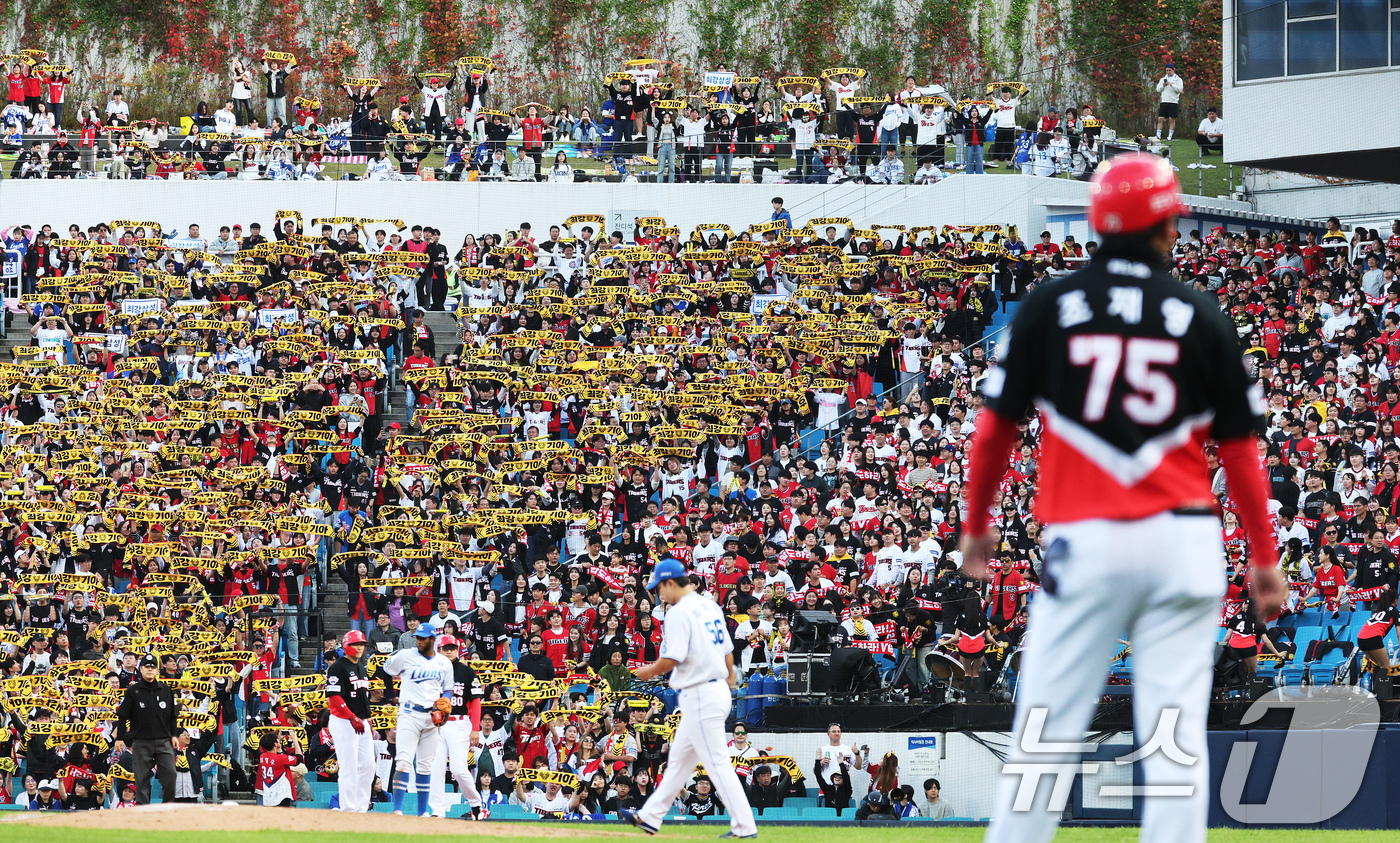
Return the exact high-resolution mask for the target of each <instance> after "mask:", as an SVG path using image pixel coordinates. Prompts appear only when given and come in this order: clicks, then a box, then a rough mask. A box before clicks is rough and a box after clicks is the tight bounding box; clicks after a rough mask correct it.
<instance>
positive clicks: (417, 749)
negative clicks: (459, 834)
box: [384, 624, 452, 817]
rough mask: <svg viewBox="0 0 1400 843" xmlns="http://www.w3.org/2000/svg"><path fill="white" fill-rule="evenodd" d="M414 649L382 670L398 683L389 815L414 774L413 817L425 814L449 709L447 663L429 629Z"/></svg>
mask: <svg viewBox="0 0 1400 843" xmlns="http://www.w3.org/2000/svg"><path fill="white" fill-rule="evenodd" d="M413 634H414V636H415V637H416V638H417V639H418V649H416V650H399V651H398V652H397V653H395V654H394V655H392V656H390V657H389V661H387V662H385V664H384V672H385V673H387V674H389V675H390V676H393V677H395V678H397V679H398V680H399V716H398V722H397V724H396V725H395V727H394V728H395V732H396V734H397V738H396V747H397V750H398V751H397V752H396V754H395V755H394V813H395V814H402V813H403V797H404V794H405V793H407V792H408V784H409V773H410V771H413V772H415V773H416V775H415V776H414V782H415V783H416V785H417V790H418V816H420V817H421V816H423V815H424V814H426V813H428V784H429V779H430V776H431V773H432V768H433V756H434V755H435V754H436V753H437V744H438V727H439V726H441V725H442V724H443V723H445V722H447V715H448V714H449V713H451V711H452V662H450V661H448V660H447V659H446V658H444V657H443V656H441V655H438V654H437V653H436V652H435V651H434V644H435V643H436V642H435V635H436V633H435V632H434V630H433V627H432V626H431V625H429V624H422V625H420V626H419V627H418V629H417V631H415V632H414V633H413Z"/></svg>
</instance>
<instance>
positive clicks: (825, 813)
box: [801, 808, 837, 820]
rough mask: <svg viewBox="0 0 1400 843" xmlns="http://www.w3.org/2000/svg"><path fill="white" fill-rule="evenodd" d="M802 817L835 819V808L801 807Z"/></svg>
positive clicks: (805, 818)
mask: <svg viewBox="0 0 1400 843" xmlns="http://www.w3.org/2000/svg"><path fill="white" fill-rule="evenodd" d="M801 810H802V819H804V820H834V819H837V816H836V809H835V808H803V809H801Z"/></svg>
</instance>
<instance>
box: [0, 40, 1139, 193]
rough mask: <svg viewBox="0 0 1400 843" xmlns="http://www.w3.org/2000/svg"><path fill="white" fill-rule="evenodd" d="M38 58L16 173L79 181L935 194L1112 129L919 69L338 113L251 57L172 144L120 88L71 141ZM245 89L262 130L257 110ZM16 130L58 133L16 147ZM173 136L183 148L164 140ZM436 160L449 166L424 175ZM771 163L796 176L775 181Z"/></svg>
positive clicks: (439, 92) (1095, 143) (1055, 164)
mask: <svg viewBox="0 0 1400 843" xmlns="http://www.w3.org/2000/svg"><path fill="white" fill-rule="evenodd" d="M279 59H280V60H279ZM38 60H39V57H37V56H24V57H21V56H16V57H14V64H13V66H12V70H11V72H10V74H9V98H8V103H7V105H6V106H5V108H4V110H3V111H0V124H3V125H4V127H5V129H4V132H5V134H4V143H5V144H6V145H7V146H8V147H9V148H12V149H19V150H21V154H20V155H19V157H18V158H17V159H16V161H15V163H14V165H13V166H12V168H11V176H12V177H17V178H45V177H49V178H78V177H84V176H86V175H90V174H95V173H97V172H98V171H99V168H100V167H101V166H105V172H106V175H107V177H109V178H170V177H172V176H173V175H175V174H177V173H178V174H179V177H181V178H201V179H226V178H236V179H273V180H317V179H321V178H326V177H327V175H326V163H327V162H328V161H335V162H346V161H350V162H356V163H363V164H364V170H363V171H362V172H357V173H353V174H351V175H353V177H356V178H364V179H370V180H421V179H423V178H424V177H425V176H426V177H433V178H437V179H441V180H451V181H456V180H483V179H484V180H509V181H535V180H540V181H545V180H548V181H574V180H575V177H576V176H575V167H574V166H573V164H572V163H571V161H570V159H571V158H572V159H575V163H576V162H577V159H578V158H580V157H597V158H601V159H604V160H605V162H606V163H605V167H604V170H603V173H604V174H605V175H606V174H611V175H619V176H623V177H627V176H633V177H635V176H636V175H638V174H650V175H651V176H654V177H655V179H656V180H657V181H662V182H677V181H688V182H693V181H700V180H702V169H712V172H713V178H714V181H716V182H730V181H735V180H740V179H742V180H745V181H754V180H761V179H762V172H763V171H764V170H770V171H771V172H772V176H770V177H769V178H770V180H781V181H798V182H815V183H833V184H834V183H841V182H847V181H859V182H864V183H872V184H904V183H911V184H932V183H934V182H936V181H938V180H939V179H941V178H943V177H944V175H945V174H946V172H948V171H953V170H965V171H966V172H969V173H982V172H985V168H986V167H998V166H1005V167H1019V168H1020V169H1021V170H1022V172H1025V173H1031V174H1035V175H1041V176H1055V175H1060V174H1070V175H1073V176H1074V177H1077V178H1085V179H1087V178H1088V176H1089V174H1090V173H1092V171H1093V169H1094V167H1095V166H1096V165H1097V162H1098V160H1099V159H1100V157H1101V156H1102V149H1101V147H1100V137H1101V135H1103V133H1104V131H1105V127H1104V123H1103V121H1102V120H1099V119H1097V118H1095V117H1094V116H1093V110H1092V108H1091V106H1090V105H1088V104H1079V105H1078V106H1076V107H1067V108H1065V110H1064V113H1063V114H1061V113H1060V111H1059V109H1058V108H1057V107H1056V106H1048V107H1047V109H1046V110H1045V111H1044V113H1037V114H1035V115H1031V116H1030V117H1029V118H1028V119H1027V118H1026V117H1025V116H1024V112H1026V111H1027V110H1028V108H1029V106H1028V105H1024V104H1023V103H1022V98H1023V97H1025V95H1026V93H1027V89H1026V86H1025V85H1023V84H1021V83H1014V82H1010V83H1001V82H998V83H993V84H992V85H990V86H988V87H987V88H986V90H985V92H983V91H969V92H966V93H968V94H970V95H969V96H965V97H963V98H962V99H955V98H954V96H953V95H952V94H951V93H950V92H949V91H948V89H946V88H945V87H944V86H942V85H940V84H934V83H931V84H924V85H921V84H919V83H918V81H917V80H916V79H915V78H914V77H912V76H910V77H908V78H907V79H906V80H905V83H904V87H903V88H901V89H900V90H898V91H880V90H874V89H873V88H872V86H870V85H869V84H867V81H866V80H867V74H866V71H865V70H864V69H861V68H848V67H833V68H827V69H826V70H825V71H824V72H823V74H822V75H821V76H819V77H806V76H784V77H778V78H774V79H765V78H761V77H756V76H755V77H744V76H738V75H736V74H735V73H734V72H733V71H730V70H728V69H727V68H725V67H723V66H721V67H720V68H719V69H718V70H716V71H712V72H709V73H706V74H705V76H704V81H705V84H704V85H702V86H701V89H700V90H699V91H697V92H694V93H690V94H686V93H685V92H684V91H678V90H677V88H676V85H675V83H674V82H672V81H668V79H667V76H668V73H667V71H668V70H669V69H670V65H669V63H667V62H660V61H655V60H649V59H636V60H633V61H628V62H624V69H623V70H620V71H618V72H615V73H612V74H609V75H608V76H607V77H606V79H604V80H603V81H602V83H601V84H600V87H599V97H600V99H599V100H598V101H596V102H594V103H587V104H579V106H578V107H577V109H576V110H575V107H574V106H572V105H569V104H558V105H557V106H555V107H551V106H549V105H546V104H544V103H539V102H529V103H524V104H521V105H517V106H515V107H513V108H507V107H506V104H505V103H502V102H499V98H498V96H497V95H496V94H495V93H493V92H492V87H491V84H492V73H493V71H494V67H493V65H492V62H491V61H490V60H489V59H486V58H483V57H474V56H468V57H464V58H462V59H460V60H459V61H458V63H457V64H456V66H454V67H453V68H450V69H439V70H424V71H421V72H420V73H418V74H416V75H415V76H414V77H413V88H414V91H413V93H412V94H407V93H405V94H401V95H399V96H398V97H397V99H396V101H395V98H394V97H393V96H392V95H390V96H386V94H387V92H386V91H385V90H384V86H383V84H382V83H381V80H379V79H376V78H350V79H346V80H344V84H343V85H342V86H341V92H342V93H343V94H344V97H345V100H344V102H343V103H337V104H332V103H322V102H321V101H320V100H317V99H308V98H306V97H289V94H288V81H289V79H290V78H292V75H293V74H294V73H295V72H296V70H297V67H296V61H295V58H294V57H291V56H289V55H286V54H281V53H268V54H265V55H264V56H263V57H262V58H261V59H260V60H259V61H258V62H257V63H256V64H252V63H245V62H244V61H243V60H241V59H237V60H235V61H234V62H233V63H232V65H231V67H230V80H231V85H230V90H229V93H228V94H227V95H226V96H223V97H220V98H219V99H217V100H214V101H213V102H212V104H211V103H210V102H206V101H201V102H199V104H198V105H197V106H196V107H195V109H194V111H193V112H191V113H190V114H188V115H184V116H183V117H181V118H180V119H179V121H178V124H177V125H178V127H179V131H178V132H175V133H174V134H173V135H172V132H171V129H170V126H171V124H170V123H168V122H166V121H162V120H159V119H156V118H152V119H148V120H146V121H143V122H136V123H133V122H132V120H131V106H130V103H128V102H127V101H126V100H124V98H123V92H122V91H121V90H120V89H116V90H113V91H112V94H111V99H110V100H109V101H108V102H107V104H106V106H105V107H103V108H99V106H98V104H97V103H94V102H83V103H80V104H79V105H78V109H77V113H76V115H75V116H76V118H77V125H78V134H79V137H78V139H77V141H76V142H74V141H70V140H69V138H68V135H67V130H66V129H65V128H64V124H63V120H62V117H63V100H64V93H65V87H66V85H67V84H68V83H69V81H70V80H71V71H70V70H69V69H68V68H67V67H66V66H53V65H40V64H37V61H38ZM44 71H47V72H44ZM31 90H32V91H33V93H32V94H31ZM255 91H261V93H262V94H263V100H264V104H265V109H264V112H265V114H264V117H265V121H260V119H259V117H258V116H255V114H254V110H253V108H252V100H253V96H254V92H255ZM289 100H291V101H292V102H293V103H294V108H292V110H291V112H290V114H289V107H288V102H289ZM333 112H340V113H335V114H333ZM26 134H34V135H43V136H46V137H47V136H50V135H55V134H56V139H55V140H54V142H53V143H47V142H46V143H43V144H39V145H32V146H30V147H29V148H28V149H23V147H24V136H25V135H26ZM172 136H173V137H178V138H180V143H179V144H178V145H175V146H176V147H177V148H170V147H171V146H172V144H167V143H166V142H167V141H168V140H170V138H171V137H172ZM1108 136H1109V137H1111V136H1112V134H1111V132H1110V133H1109V135H1108ZM102 139H105V140H106V141H107V143H106V144H103V143H99V141H100V140H102ZM439 152H440V153H441V154H442V159H441V166H440V167H437V168H435V169H429V168H425V165H424V161H425V160H426V159H428V158H429V157H430V156H432V155H434V154H436V153H439ZM512 152H513V153H514V154H513V155H512V154H511V153H512ZM546 156H548V159H549V160H546ZM107 157H111V159H112V160H111V161H110V162H109V163H106V164H105V165H99V163H98V161H99V158H107ZM780 157H781V158H790V159H793V161H794V162H795V166H793V167H791V168H790V169H786V168H785V169H784V170H783V171H782V172H781V173H779V171H778V169H777V167H776V164H775V163H774V162H775V160H776V159H777V158H780ZM759 161H766V162H767V165H768V166H760V164H759V163H758V162H759Z"/></svg>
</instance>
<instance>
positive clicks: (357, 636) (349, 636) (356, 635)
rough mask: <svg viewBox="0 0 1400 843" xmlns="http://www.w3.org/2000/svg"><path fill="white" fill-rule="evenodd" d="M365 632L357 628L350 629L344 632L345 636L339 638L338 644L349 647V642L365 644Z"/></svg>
mask: <svg viewBox="0 0 1400 843" xmlns="http://www.w3.org/2000/svg"><path fill="white" fill-rule="evenodd" d="M367 643H369V642H368V641H366V640H365V634H364V633H363V632H361V631H359V630H358V629H352V630H350V631H349V632H347V633H345V637H343V638H341V639H340V646H342V647H349V646H350V645H351V644H367Z"/></svg>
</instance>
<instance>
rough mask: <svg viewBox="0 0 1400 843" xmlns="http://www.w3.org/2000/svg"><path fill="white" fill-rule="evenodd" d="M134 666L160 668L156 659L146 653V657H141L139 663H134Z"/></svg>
mask: <svg viewBox="0 0 1400 843" xmlns="http://www.w3.org/2000/svg"><path fill="white" fill-rule="evenodd" d="M136 666H137V667H160V663H159V662H157V661H156V657H155V656H153V655H151V654H149V653H147V654H146V655H144V656H142V657H141V661H139V662H137V663H136Z"/></svg>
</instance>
